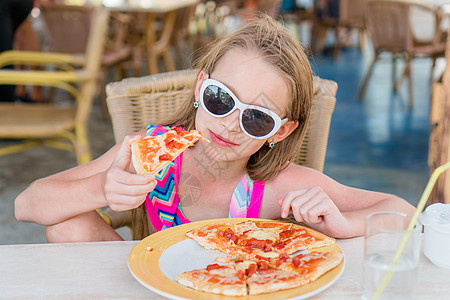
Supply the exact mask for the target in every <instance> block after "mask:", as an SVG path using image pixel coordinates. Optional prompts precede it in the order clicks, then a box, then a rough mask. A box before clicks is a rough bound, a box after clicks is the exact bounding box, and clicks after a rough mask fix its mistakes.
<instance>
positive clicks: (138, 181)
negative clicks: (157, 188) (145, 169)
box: [113, 170, 155, 185]
mask: <svg viewBox="0 0 450 300" xmlns="http://www.w3.org/2000/svg"><path fill="white" fill-rule="evenodd" d="M113 176H114V181H116V182H118V183H121V184H127V185H145V184H149V183H151V182H153V181H155V176H153V175H150V174H146V175H138V174H132V173H128V172H127V171H123V170H119V171H116V172H115V173H114V174H113Z"/></svg>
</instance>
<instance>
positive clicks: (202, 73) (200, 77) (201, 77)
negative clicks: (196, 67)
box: [194, 70, 208, 101]
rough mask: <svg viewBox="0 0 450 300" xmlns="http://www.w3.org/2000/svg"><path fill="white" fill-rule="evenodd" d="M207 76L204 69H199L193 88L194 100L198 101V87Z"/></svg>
mask: <svg viewBox="0 0 450 300" xmlns="http://www.w3.org/2000/svg"><path fill="white" fill-rule="evenodd" d="M207 78H208V75H207V74H206V72H205V71H203V70H201V71H200V72H199V73H198V76H197V81H196V83H195V90H194V96H195V100H196V101H200V88H201V87H202V83H203V81H205V80H206V79H207Z"/></svg>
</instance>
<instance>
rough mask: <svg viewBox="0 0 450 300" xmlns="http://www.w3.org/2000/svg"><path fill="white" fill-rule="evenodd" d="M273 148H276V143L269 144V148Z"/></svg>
mask: <svg viewBox="0 0 450 300" xmlns="http://www.w3.org/2000/svg"><path fill="white" fill-rule="evenodd" d="M273 147H275V143H274V142H273V141H272V142H270V143H269V148H270V149H272V148H273Z"/></svg>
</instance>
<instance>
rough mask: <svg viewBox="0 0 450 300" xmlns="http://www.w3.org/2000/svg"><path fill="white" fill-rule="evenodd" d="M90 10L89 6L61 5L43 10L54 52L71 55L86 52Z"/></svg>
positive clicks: (46, 28) (46, 29)
mask: <svg viewBox="0 0 450 300" xmlns="http://www.w3.org/2000/svg"><path fill="white" fill-rule="evenodd" d="M90 10H91V8H90V7H88V6H59V5H54V6H50V7H48V8H43V9H42V17H43V20H44V24H45V31H46V33H47V36H48V37H49V40H50V48H51V50H52V51H55V52H61V53H71V54H80V53H85V52H86V45H87V43H88V38H89V29H90V26H91V18H90V14H89V11H90Z"/></svg>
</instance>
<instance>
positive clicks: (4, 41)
mask: <svg viewBox="0 0 450 300" xmlns="http://www.w3.org/2000/svg"><path fill="white" fill-rule="evenodd" d="M33 2H34V1H33V0H1V1H0V28H1V30H0V53H1V52H3V51H7V50H12V49H13V43H14V36H15V34H16V31H17V28H18V27H19V26H20V24H22V22H23V21H24V20H25V19H26V18H27V17H28V15H29V14H30V12H31V9H32V8H33ZM13 68H14V66H5V67H4V69H13ZM15 100H16V93H15V86H13V85H0V101H10V102H12V101H15Z"/></svg>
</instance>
